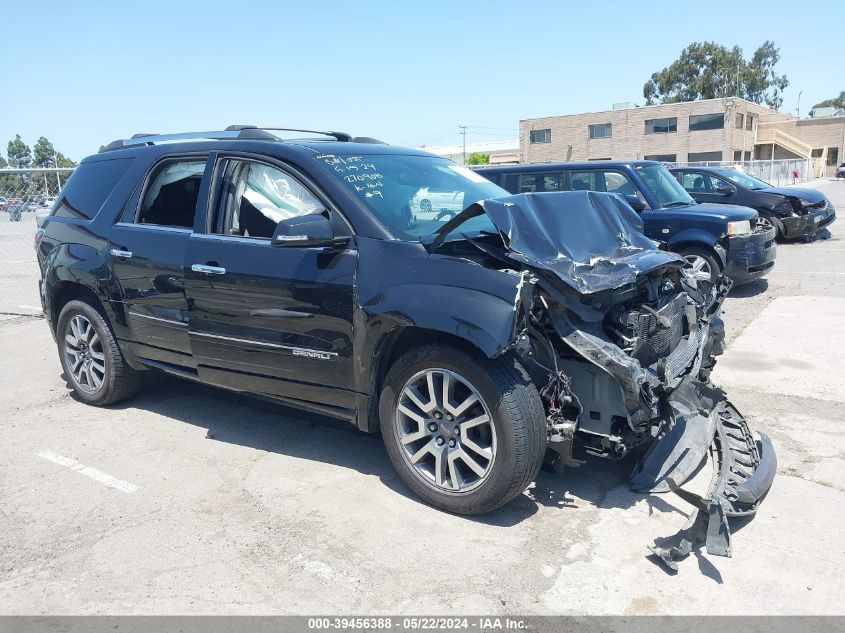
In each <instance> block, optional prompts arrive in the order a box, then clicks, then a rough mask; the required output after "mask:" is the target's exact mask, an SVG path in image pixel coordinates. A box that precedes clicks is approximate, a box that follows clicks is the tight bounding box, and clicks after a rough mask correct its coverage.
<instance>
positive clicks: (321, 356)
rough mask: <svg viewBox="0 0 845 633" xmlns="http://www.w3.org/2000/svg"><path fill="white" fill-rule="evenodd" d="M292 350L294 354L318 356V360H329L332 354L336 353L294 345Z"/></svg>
mask: <svg viewBox="0 0 845 633" xmlns="http://www.w3.org/2000/svg"><path fill="white" fill-rule="evenodd" d="M292 351H293V355H294V356H306V357H308V358H319V359H320V360H331V359H332V356H337V354H334V353H331V352H318V351H316V350H313V349H302V348H300V347H294V348H293V349H292Z"/></svg>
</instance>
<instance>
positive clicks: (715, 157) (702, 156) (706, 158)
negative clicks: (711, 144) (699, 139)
mask: <svg viewBox="0 0 845 633" xmlns="http://www.w3.org/2000/svg"><path fill="white" fill-rule="evenodd" d="M721 160H722V152H690V153H689V154H687V161H688V162H690V163H704V162H719V161H721Z"/></svg>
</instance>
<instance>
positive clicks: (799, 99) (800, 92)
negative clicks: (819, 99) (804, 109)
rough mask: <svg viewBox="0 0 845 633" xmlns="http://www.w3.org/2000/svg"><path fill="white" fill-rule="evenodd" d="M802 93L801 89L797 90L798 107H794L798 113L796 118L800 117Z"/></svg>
mask: <svg viewBox="0 0 845 633" xmlns="http://www.w3.org/2000/svg"><path fill="white" fill-rule="evenodd" d="M802 94H804V91H803V90H799V91H798V107H797V108H795V113H796V114H797V115H798V118H799V119H800V118H801V95H802Z"/></svg>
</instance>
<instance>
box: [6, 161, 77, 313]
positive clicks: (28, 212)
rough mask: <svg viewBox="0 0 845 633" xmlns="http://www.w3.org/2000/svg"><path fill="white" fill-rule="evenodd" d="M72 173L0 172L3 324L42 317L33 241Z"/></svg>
mask: <svg viewBox="0 0 845 633" xmlns="http://www.w3.org/2000/svg"><path fill="white" fill-rule="evenodd" d="M71 172H73V169H0V324H3V323H9V322H14V321H18V320H20V319H25V318H30V317H34V316H38V315H40V314H41V301H40V299H39V297H38V263H37V261H36V257H35V249H34V239H35V231H36V229H37V228H38V220H37V218H38V217H40V216H41V215H46V214H47V213H49V212H50V207H51V206H52V204H53V202H54V201H55V200H56V198H57V197H58V195H59V193H60V191H61V188H62V187H63V186H64V184H65V183H66V182H67V179H68V178H69V177H70V174H71Z"/></svg>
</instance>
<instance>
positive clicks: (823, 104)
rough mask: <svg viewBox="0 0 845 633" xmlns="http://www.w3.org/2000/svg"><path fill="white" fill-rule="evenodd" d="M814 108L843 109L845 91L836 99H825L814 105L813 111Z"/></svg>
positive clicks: (844, 106)
mask: <svg viewBox="0 0 845 633" xmlns="http://www.w3.org/2000/svg"><path fill="white" fill-rule="evenodd" d="M816 108H845V90H843V91H842V92H840V93H839V96H838V97H833V99H825V100H824V101H820V102H819V103H817V104H816V105H814V106H813V109H814V110H815V109H816Z"/></svg>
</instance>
